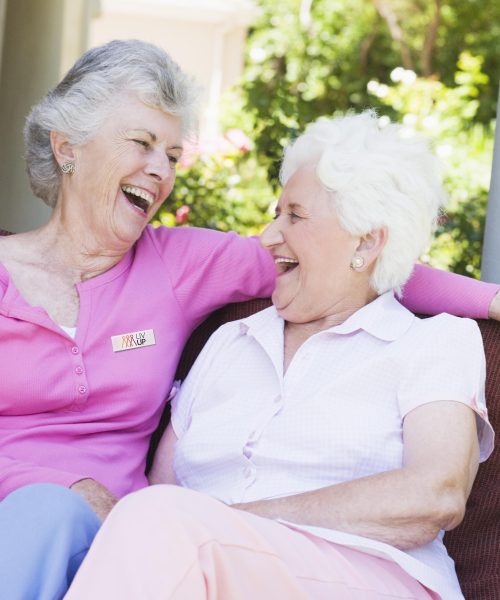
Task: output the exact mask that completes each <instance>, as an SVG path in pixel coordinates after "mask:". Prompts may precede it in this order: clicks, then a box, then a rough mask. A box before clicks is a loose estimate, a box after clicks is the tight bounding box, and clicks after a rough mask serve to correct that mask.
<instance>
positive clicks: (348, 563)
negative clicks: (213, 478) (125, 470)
mask: <svg viewBox="0 0 500 600" xmlns="http://www.w3.org/2000/svg"><path fill="white" fill-rule="evenodd" d="M65 598H66V600H90V599H92V600H100V599H102V600H104V599H105V600H129V599H130V600H160V599H161V600H202V599H207V600H271V599H272V600H306V599H314V600H334V599H339V600H381V599H385V600H388V599H391V600H396V599H405V600H410V599H412V600H439V597H438V595H436V594H434V593H432V592H429V591H428V590H427V589H426V588H424V587H423V586H422V585H421V584H419V583H418V582H416V581H415V580H414V579H412V578H411V577H410V576H409V575H407V574H406V573H405V572H404V571H403V570H402V569H401V568H400V567H399V566H398V565H396V564H395V563H392V562H390V561H387V560H384V559H381V558H377V557H374V556H370V555H368V554H364V553H362V552H359V551H356V550H351V549H349V548H345V547H342V546H339V545H336V544H333V543H331V542H327V541H325V540H322V539H319V538H316V537H315V536H312V535H308V534H306V533H302V532H298V531H295V530H292V529H290V528H288V527H286V526H285V525H282V524H280V523H277V522H275V521H272V520H270V519H264V518H262V517H258V516H256V515H253V514H250V513H247V512H243V511H240V510H236V509H233V508H230V507H228V506H226V505H225V504H222V503H221V502H219V501H217V500H215V499H213V498H211V497H209V496H206V495H204V494H200V493H198V492H193V491H191V490H187V489H184V488H180V487H177V486H167V485H159V486H153V487H150V488H146V489H144V490H142V491H140V492H136V493H134V494H131V495H130V496H128V497H126V498H125V499H123V500H122V501H120V502H119V503H118V504H117V506H116V507H115V509H114V510H113V511H112V512H111V514H110V516H109V517H108V518H107V519H106V521H105V523H104V525H103V526H102V528H101V530H100V532H99V533H98V535H97V537H96V539H95V541H94V543H93V545H92V547H91V549H90V552H89V554H88V555H87V558H86V559H85V561H84V562H83V564H82V566H81V568H80V570H79V571H78V573H77V575H76V578H75V580H74V582H73V585H72V586H71V588H70V590H69V592H68V593H67V595H66V596H65Z"/></svg>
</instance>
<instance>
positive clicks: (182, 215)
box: [175, 204, 191, 225]
mask: <svg viewBox="0 0 500 600" xmlns="http://www.w3.org/2000/svg"><path fill="white" fill-rule="evenodd" d="M190 210H191V209H190V208H189V206H186V204H183V205H182V206H181V207H179V208H178V209H177V210H176V211H175V222H176V223H177V224H178V225H182V224H183V223H187V222H188V220H189V211H190Z"/></svg>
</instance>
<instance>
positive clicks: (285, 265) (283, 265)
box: [274, 257, 299, 276]
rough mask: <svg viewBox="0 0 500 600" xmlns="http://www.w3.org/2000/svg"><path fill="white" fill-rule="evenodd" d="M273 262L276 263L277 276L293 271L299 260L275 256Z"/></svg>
mask: <svg viewBox="0 0 500 600" xmlns="http://www.w3.org/2000/svg"><path fill="white" fill-rule="evenodd" d="M274 264H275V265H276V270H277V271H278V276H279V275H284V274H285V273H289V272H290V271H293V269H295V267H297V266H298V264H299V261H298V260H295V259H294V258H284V257H277V258H275V259H274Z"/></svg>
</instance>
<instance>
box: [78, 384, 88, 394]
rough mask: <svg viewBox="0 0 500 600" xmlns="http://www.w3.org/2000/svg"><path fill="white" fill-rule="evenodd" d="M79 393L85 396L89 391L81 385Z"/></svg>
mask: <svg viewBox="0 0 500 600" xmlns="http://www.w3.org/2000/svg"><path fill="white" fill-rule="evenodd" d="M78 391H79V392H80V394H85V392H86V391H87V388H86V387H85V386H84V385H81V386H80V387H79V388H78Z"/></svg>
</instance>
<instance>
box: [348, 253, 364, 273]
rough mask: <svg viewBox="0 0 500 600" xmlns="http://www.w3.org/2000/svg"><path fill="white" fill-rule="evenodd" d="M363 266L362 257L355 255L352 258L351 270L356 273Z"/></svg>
mask: <svg viewBox="0 0 500 600" xmlns="http://www.w3.org/2000/svg"><path fill="white" fill-rule="evenodd" d="M364 266H365V259H364V258H363V257H362V256H359V255H356V256H353V257H352V260H351V269H352V270H353V271H357V270H358V269H361V268H362V267H364Z"/></svg>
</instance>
